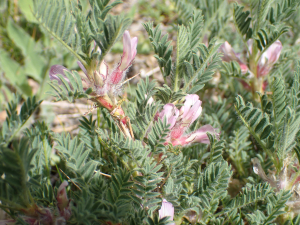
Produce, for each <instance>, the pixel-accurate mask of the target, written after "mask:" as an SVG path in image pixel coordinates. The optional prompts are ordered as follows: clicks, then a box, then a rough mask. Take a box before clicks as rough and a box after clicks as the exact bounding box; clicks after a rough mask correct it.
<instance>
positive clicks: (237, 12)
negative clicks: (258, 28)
mask: <svg viewBox="0 0 300 225" xmlns="http://www.w3.org/2000/svg"><path fill="white" fill-rule="evenodd" d="M243 9H244V7H243V6H239V5H238V4H237V3H235V4H234V7H233V15H234V17H233V18H234V23H235V26H236V27H237V28H238V31H239V32H240V35H241V36H244V35H246V40H248V39H249V38H251V37H252V32H253V31H252V28H251V27H250V24H251V19H252V18H251V17H250V16H249V15H250V11H246V12H244V11H243Z"/></svg>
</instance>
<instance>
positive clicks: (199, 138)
mask: <svg viewBox="0 0 300 225" xmlns="http://www.w3.org/2000/svg"><path fill="white" fill-rule="evenodd" d="M207 132H209V133H211V134H212V135H215V136H216V137H217V138H219V136H220V133H218V132H217V130H216V129H215V128H213V127H212V126H211V125H204V126H202V127H200V128H199V129H198V130H196V131H195V132H193V133H192V134H191V135H189V137H188V138H187V140H186V142H187V143H195V142H198V143H204V144H209V138H208V136H207V134H206V133H207Z"/></svg>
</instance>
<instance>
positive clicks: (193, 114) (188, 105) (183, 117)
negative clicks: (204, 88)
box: [157, 94, 219, 146]
mask: <svg viewBox="0 0 300 225" xmlns="http://www.w3.org/2000/svg"><path fill="white" fill-rule="evenodd" d="M201 103H202V102H201V101H200V100H199V96H198V95H195V94H193V95H187V96H186V97H185V103H184V105H183V106H182V107H181V108H180V110H178V109H177V108H176V106H175V105H173V104H171V103H169V104H166V105H165V106H164V107H163V110H162V111H161V112H159V113H158V114H157V117H159V118H160V119H161V120H163V119H164V118H166V120H167V123H168V124H169V125H170V126H169V129H170V133H169V134H168V136H167V138H166V143H165V144H168V143H171V144H172V145H173V146H176V145H182V146H185V145H188V144H191V143H196V142H197V143H205V144H209V139H208V136H207V134H206V132H210V133H212V134H214V135H216V136H217V138H218V137H219V133H218V132H217V131H216V129H214V128H213V127H212V126H210V125H205V126H203V127H201V128H199V129H198V130H196V131H194V132H192V133H188V134H186V130H187V129H188V128H189V126H190V125H191V124H192V123H193V122H194V121H195V120H196V119H197V118H198V117H199V116H200V114H201V112H202V107H201Z"/></svg>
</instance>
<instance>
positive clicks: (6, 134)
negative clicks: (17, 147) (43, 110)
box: [0, 96, 41, 146]
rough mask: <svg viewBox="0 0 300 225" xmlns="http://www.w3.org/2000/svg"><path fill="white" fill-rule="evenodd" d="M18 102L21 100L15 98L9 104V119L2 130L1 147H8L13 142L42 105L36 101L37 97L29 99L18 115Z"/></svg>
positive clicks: (0, 136)
mask: <svg viewBox="0 0 300 225" xmlns="http://www.w3.org/2000/svg"><path fill="white" fill-rule="evenodd" d="M18 102H19V98H18V97H17V96H15V97H14V99H13V100H12V101H11V102H10V103H9V104H8V107H7V109H6V113H7V118H6V121H5V122H4V123H3V125H2V129H1V135H0V146H1V145H2V146H7V145H8V144H9V143H10V141H12V140H13V138H14V137H15V136H16V135H17V134H18V132H19V131H20V130H21V129H22V127H23V126H24V125H25V123H26V122H27V121H28V120H29V118H30V117H31V115H32V114H33V113H34V111H35V110H36V109H37V108H38V106H39V105H40V103H41V101H38V102H37V101H36V98H35V96H34V97H32V98H31V97H29V98H28V99H27V100H26V101H25V102H24V103H23V104H22V106H21V110H20V113H19V114H18V112H17V106H18Z"/></svg>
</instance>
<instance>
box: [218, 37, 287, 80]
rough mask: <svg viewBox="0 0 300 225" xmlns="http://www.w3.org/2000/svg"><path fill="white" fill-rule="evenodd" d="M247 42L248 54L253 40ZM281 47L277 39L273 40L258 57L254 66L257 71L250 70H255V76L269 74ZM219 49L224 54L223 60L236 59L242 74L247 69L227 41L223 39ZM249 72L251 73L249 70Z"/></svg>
mask: <svg viewBox="0 0 300 225" xmlns="http://www.w3.org/2000/svg"><path fill="white" fill-rule="evenodd" d="M247 43H248V48H249V52H250V54H252V45H253V40H249V41H248V42H247ZM281 49H282V44H281V42H280V41H279V40H277V41H275V42H274V43H273V44H272V45H271V46H270V47H269V48H268V49H267V50H266V51H265V52H264V53H263V54H262V56H261V57H260V59H259V61H258V64H257V68H256V70H257V71H252V72H256V74H257V77H262V76H265V75H267V74H269V72H270V71H271V69H272V67H273V65H274V64H275V63H276V62H277V61H278V59H279V56H280V53H281ZM220 51H221V52H222V53H223V54H224V56H223V57H222V59H223V61H226V62H230V61H237V62H238V63H239V65H240V67H241V71H242V73H243V74H245V73H246V72H247V71H249V69H248V67H247V65H246V64H245V63H244V62H243V61H242V60H241V59H240V57H239V56H238V54H236V53H235V52H234V51H233V48H232V47H231V45H230V44H229V43H228V42H227V41H225V43H224V44H223V45H222V46H221V47H220ZM249 72H250V74H251V71H249Z"/></svg>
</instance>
